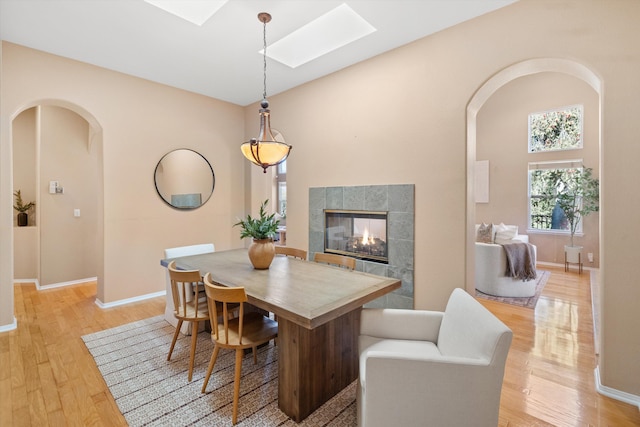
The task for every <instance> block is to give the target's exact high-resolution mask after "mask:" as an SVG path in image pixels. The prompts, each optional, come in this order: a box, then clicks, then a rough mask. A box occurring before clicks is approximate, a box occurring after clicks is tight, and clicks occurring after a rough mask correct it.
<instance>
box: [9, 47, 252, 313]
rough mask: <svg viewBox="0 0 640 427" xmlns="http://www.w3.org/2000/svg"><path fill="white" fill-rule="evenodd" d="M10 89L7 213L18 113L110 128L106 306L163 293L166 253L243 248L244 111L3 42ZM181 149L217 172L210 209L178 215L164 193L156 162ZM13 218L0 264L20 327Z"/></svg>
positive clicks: (104, 178) (103, 280)
mask: <svg viewBox="0 0 640 427" xmlns="http://www.w3.org/2000/svg"><path fill="white" fill-rule="evenodd" d="M1 82H2V86H1V89H2V101H1V102H2V104H1V108H2V130H1V131H2V134H1V137H2V138H1V141H2V154H3V158H2V163H1V164H0V171H2V176H1V178H2V179H1V180H0V183H1V187H0V189H1V190H2V194H3V198H2V201H1V202H0V212H4V213H5V214H6V213H7V212H11V211H12V209H11V208H10V205H9V201H10V198H7V197H5V196H4V194H8V193H9V191H10V188H11V184H10V180H9V176H7V175H6V173H7V172H8V171H10V170H11V168H12V165H11V162H6V161H5V157H4V153H5V151H6V152H8V153H10V152H11V151H10V149H9V148H10V141H11V134H10V132H9V127H10V126H6V125H5V124H8V125H10V124H11V120H12V119H13V118H14V117H15V116H16V115H17V114H19V113H20V112H21V111H22V110H24V109H26V108H28V107H31V106H33V105H38V104H47V105H51V104H53V105H62V106H65V107H73V108H75V109H76V110H78V111H83V112H84V114H85V116H87V117H85V116H83V117H84V118H85V119H88V121H89V122H95V123H96V124H98V125H99V127H100V128H101V129H102V133H101V134H100V135H99V137H95V138H94V139H95V140H96V141H97V142H96V143H99V144H100V147H99V151H100V153H99V158H100V159H101V160H102V161H101V164H102V165H103V166H101V167H103V168H104V171H98V172H99V174H100V175H101V177H100V178H99V180H100V184H99V187H100V188H99V189H98V194H103V197H102V200H101V201H99V206H98V208H99V209H101V210H102V213H103V218H102V219H99V227H100V228H101V229H103V230H104V244H103V248H101V250H102V251H103V253H104V256H103V257H101V258H102V259H101V260H99V262H100V263H101V264H103V266H101V265H98V267H97V269H98V276H99V277H100V285H99V290H98V295H97V298H98V300H99V301H100V302H102V303H105V304H109V303H113V302H118V301H120V300H124V299H128V298H134V297H138V296H142V295H146V294H151V293H155V292H160V291H163V290H164V286H165V285H164V280H165V277H164V271H163V270H162V268H161V266H160V259H161V258H162V255H163V250H164V248H167V247H174V246H182V245H189V244H194V243H205V242H214V243H215V245H216V248H217V249H229V248H233V247H238V246H240V245H241V244H242V243H241V242H240V240H239V237H238V234H237V233H234V231H235V230H232V227H231V225H232V224H233V223H234V220H235V218H236V217H238V216H242V215H243V214H244V211H245V209H244V194H243V191H242V189H243V188H244V185H245V181H244V171H245V167H247V168H248V166H247V165H246V164H245V162H244V160H243V158H242V156H241V154H240V151H239V149H238V146H239V144H240V143H241V142H242V141H243V139H244V132H243V121H244V120H243V114H244V112H243V109H242V108H241V107H238V106H234V105H231V104H228V103H225V102H222V101H218V100H215V99H211V98H208V97H205V96H200V95H196V94H193V93H189V92H185V91H181V90H177V89H173V88H169V87H166V86H162V85H158V84H155V83H152V82H148V81H145V80H142V79H138V78H134V77H131V76H126V75H123V74H119V73H115V72H111V71H108V70H105V69H101V68H98V67H94V66H90V65H87V64H83V63H79V62H76V61H71V60H68V59H64V58H60V57H57V56H54V55H49V54H45V53H42V52H38V51H35V50H31V49H27V48H24V47H21V46H17V45H14V44H11V43H7V42H3V43H2V81H1ZM90 138H91V136H90ZM175 148H191V149H194V150H196V151H198V152H200V153H201V154H202V155H204V156H205V157H206V158H207V159H208V160H209V161H210V162H211V164H212V166H213V168H214V170H215V173H216V178H217V179H216V188H215V191H214V194H213V196H212V197H211V199H210V200H209V202H208V203H207V204H206V205H204V206H203V207H202V208H200V209H196V210H193V211H188V212H185V211H178V210H175V209H172V208H170V207H169V206H167V205H166V204H165V203H164V202H163V201H162V200H161V199H160V197H159V196H158V195H157V193H156V191H155V187H154V182H153V172H154V169H155V166H156V163H157V162H158V161H159V160H160V158H161V157H162V156H163V155H164V154H165V153H167V152H168V151H170V150H173V149H175ZM43 178H44V177H43ZM63 184H64V183H63ZM5 192H6V193H5ZM12 218H13V215H11V221H10V222H9V221H6V218H5V220H4V221H2V222H0V233H2V236H3V239H2V243H1V244H0V246H1V247H0V255H2V254H3V253H4V254H5V258H2V260H0V263H2V267H3V268H2V269H1V270H0V271H1V273H0V283H1V285H0V301H2V305H1V306H0V324H2V325H7V324H10V323H11V322H12V319H13V307H12V303H11V304H5V303H4V302H5V301H11V300H12V295H13V288H12V286H11V283H12V279H13V277H12V275H13V268H4V267H5V266H6V265H7V264H5V263H6V262H7V261H6V260H11V261H9V263H8V265H11V266H12V260H13V258H12V257H11V255H10V250H11V247H9V248H8V250H7V248H6V246H5V245H4V242H5V239H4V236H12V228H13V227H12V225H13V224H12V222H13V221H12ZM194 224H197V226H193V225H194ZM10 225H11V227H10ZM99 241H100V239H98V242H99ZM102 268H103V270H104V273H103V274H100V272H101V269H102Z"/></svg>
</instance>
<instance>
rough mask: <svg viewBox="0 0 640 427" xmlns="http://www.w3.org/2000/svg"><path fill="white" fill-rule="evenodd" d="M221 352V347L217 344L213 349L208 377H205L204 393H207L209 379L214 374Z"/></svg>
mask: <svg viewBox="0 0 640 427" xmlns="http://www.w3.org/2000/svg"><path fill="white" fill-rule="evenodd" d="M219 351H220V347H218V345H217V344H216V346H215V347H213V353H212V354H211V360H210V361H209V368H207V375H206V376H205V377H204V384H202V390H201V392H202V393H205V392H206V390H207V384H209V377H210V376H211V372H213V366H214V365H215V364H216V359H217V358H218V352H219Z"/></svg>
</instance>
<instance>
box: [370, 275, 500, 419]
mask: <svg viewBox="0 0 640 427" xmlns="http://www.w3.org/2000/svg"><path fill="white" fill-rule="evenodd" d="M511 339H512V332H511V330H510V329H509V328H508V327H507V326H505V325H504V324H503V323H502V322H501V321H500V320H499V319H498V318H496V317H495V316H494V315H493V314H492V313H491V312H489V311H488V310H487V309H486V308H484V307H483V306H482V305H481V304H480V303H479V302H478V301H476V300H475V299H474V298H473V297H472V296H470V295H469V294H468V293H466V292H465V291H464V290H462V289H459V288H458V289H455V290H454V291H453V293H452V294H451V296H450V298H449V302H448V303H447V307H446V309H445V311H444V312H436V311H422V310H400V309H363V310H362V317H361V327H360V337H359V353H360V377H359V380H358V396H357V405H358V425H359V426H365V427H375V426H391V425H392V426H417V425H422V426H496V425H497V424H498V412H499V409H500V393H501V390H502V380H503V377H504V368H505V362H506V359H507V353H508V352H509V347H510V345H511Z"/></svg>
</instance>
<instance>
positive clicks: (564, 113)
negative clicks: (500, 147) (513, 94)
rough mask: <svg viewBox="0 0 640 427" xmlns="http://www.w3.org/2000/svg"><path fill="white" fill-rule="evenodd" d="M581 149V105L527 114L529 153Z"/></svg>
mask: <svg viewBox="0 0 640 427" xmlns="http://www.w3.org/2000/svg"><path fill="white" fill-rule="evenodd" d="M577 148H582V105H574V106H571V107H564V108H561V109H558V110H553V111H544V112H542V113H532V114H529V152H530V153H537V152H541V151H554V150H569V149H577Z"/></svg>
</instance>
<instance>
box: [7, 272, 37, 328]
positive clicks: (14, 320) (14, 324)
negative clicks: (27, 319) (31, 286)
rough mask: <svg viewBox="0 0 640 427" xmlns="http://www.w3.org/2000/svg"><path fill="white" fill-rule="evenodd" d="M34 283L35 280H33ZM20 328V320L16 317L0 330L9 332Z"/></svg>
mask: <svg viewBox="0 0 640 427" xmlns="http://www.w3.org/2000/svg"><path fill="white" fill-rule="evenodd" d="M32 283H33V282H32ZM15 329H18V321H17V320H16V318H15V317H14V318H13V323H9V324H8V325H2V326H0V332H9V331H13V330H15Z"/></svg>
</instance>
